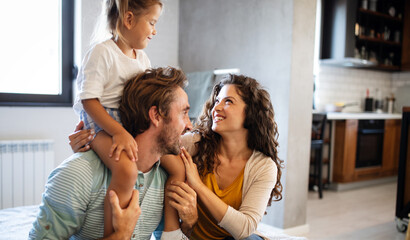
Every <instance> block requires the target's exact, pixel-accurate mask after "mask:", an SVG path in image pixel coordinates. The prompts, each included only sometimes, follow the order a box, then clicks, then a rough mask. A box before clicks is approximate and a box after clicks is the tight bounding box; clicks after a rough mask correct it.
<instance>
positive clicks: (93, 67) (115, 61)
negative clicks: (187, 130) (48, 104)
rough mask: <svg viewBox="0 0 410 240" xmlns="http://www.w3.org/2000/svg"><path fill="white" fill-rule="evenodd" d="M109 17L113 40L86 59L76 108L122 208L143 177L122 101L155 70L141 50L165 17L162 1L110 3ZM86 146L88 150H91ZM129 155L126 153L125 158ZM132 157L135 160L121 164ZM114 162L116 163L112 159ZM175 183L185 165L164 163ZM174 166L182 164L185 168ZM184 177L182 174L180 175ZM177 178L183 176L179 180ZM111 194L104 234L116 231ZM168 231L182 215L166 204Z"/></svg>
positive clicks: (126, 0) (106, 205) (105, 218)
mask: <svg viewBox="0 0 410 240" xmlns="http://www.w3.org/2000/svg"><path fill="white" fill-rule="evenodd" d="M106 8H107V9H106V17H107V22H108V28H109V30H110V32H111V36H112V38H111V39H108V40H106V41H104V42H102V43H99V44H96V45H95V46H94V47H93V48H92V49H91V50H90V51H89V52H88V53H87V55H86V56H85V58H84V61H83V63H82V67H81V69H80V72H79V74H78V77H77V85H78V89H79V94H78V96H77V100H76V104H75V106H74V109H75V110H76V112H78V113H79V115H80V119H81V120H82V121H83V122H84V124H85V128H86V129H94V131H95V138H94V140H93V141H92V142H91V148H92V149H93V150H94V151H95V152H96V153H97V154H98V156H99V157H100V158H101V160H102V161H103V162H104V164H105V165H106V166H107V167H108V168H109V169H110V170H111V172H112V178H111V183H110V186H109V188H108V191H107V192H109V190H111V189H112V190H114V191H115V192H116V193H117V195H118V197H119V199H120V205H121V207H123V208H124V207H126V206H127V205H128V203H129V200H130V199H131V195H132V191H133V188H134V184H135V182H136V179H137V177H138V169H137V165H136V163H135V161H136V160H137V144H136V142H135V140H134V138H133V137H132V136H131V135H130V134H129V133H128V132H127V131H126V130H125V129H124V128H123V127H122V126H121V124H120V123H121V121H120V117H119V112H118V105H119V100H120V98H121V95H122V91H123V87H124V84H125V82H126V81H127V80H128V79H130V78H132V77H134V76H136V75H137V74H138V73H140V72H143V71H145V69H147V68H149V67H150V61H149V59H148V57H147V55H146V54H145V53H144V52H143V51H142V49H144V48H145V47H146V46H147V45H148V42H149V41H150V40H151V38H152V37H153V35H156V30H155V24H156V22H157V21H158V18H159V16H160V14H161V10H162V3H161V2H160V0H119V1H118V0H117V1H116V0H107V5H106ZM87 149H88V148H85V149H84V150H87ZM122 151H125V153H126V154H125V155H123V154H122ZM120 155H121V158H126V157H128V158H129V159H130V160H131V161H118V160H119V159H120ZM113 158H114V160H116V161H112V160H113ZM164 165H165V167H164V168H165V169H166V170H167V171H168V173H169V175H170V177H169V179H170V180H169V181H168V182H170V181H172V180H180V181H184V180H185V169H184V167H183V164H182V163H180V164H179V165H175V164H173V163H168V164H166V163H164ZM174 166H179V167H181V166H182V169H181V168H179V170H178V171H177V169H178V168H175V167H174ZM178 173H179V174H178ZM177 176H178V177H177ZM108 201H109V199H108V196H107V197H106V199H105V202H104V236H108V235H109V234H110V233H112V232H113V226H112V222H111V221H112V217H111V209H110V204H109V202H108ZM165 204H166V207H165V211H166V212H167V215H166V219H170V220H166V223H165V229H164V230H165V231H171V230H175V229H177V228H179V221H178V216H177V213H176V211H175V209H173V208H172V207H170V206H169V205H168V203H167V202H166V203H165Z"/></svg>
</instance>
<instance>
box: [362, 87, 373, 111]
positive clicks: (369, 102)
mask: <svg viewBox="0 0 410 240" xmlns="http://www.w3.org/2000/svg"><path fill="white" fill-rule="evenodd" d="M364 111H365V112H373V98H371V97H369V89H367V90H366V98H365V99H364Z"/></svg>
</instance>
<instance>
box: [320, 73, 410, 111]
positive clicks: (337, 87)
mask: <svg viewBox="0 0 410 240" xmlns="http://www.w3.org/2000/svg"><path fill="white" fill-rule="evenodd" d="M402 87H408V88H409V89H410V72H404V73H389V72H381V71H375V70H364V69H354V68H341V67H330V66H320V67H319V71H318V73H317V74H316V76H315V95H314V96H315V100H314V101H315V106H316V109H318V110H324V108H325V106H326V104H334V103H345V104H346V103H357V104H359V107H360V108H361V109H363V108H364V98H365V97H366V90H367V89H369V96H370V97H373V98H374V99H375V98H377V97H378V95H379V96H381V98H382V99H383V100H385V98H386V97H388V96H391V94H396V92H397V91H398V90H399V93H400V88H402ZM378 91H379V92H380V93H379V94H378V93H377V92H378ZM409 95H410V92H409ZM356 108H357V107H356Z"/></svg>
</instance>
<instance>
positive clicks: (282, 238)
mask: <svg viewBox="0 0 410 240" xmlns="http://www.w3.org/2000/svg"><path fill="white" fill-rule="evenodd" d="M38 210H39V206H38V205H34V206H23V207H15V208H7V209H2V210H0V240H22V239H27V238H28V233H29V231H30V229H31V226H32V224H33V222H34V220H35V219H36V216H37V213H38ZM258 230H259V232H261V233H263V234H264V235H265V236H266V237H268V238H269V239H271V240H305V239H306V238H304V237H292V236H289V235H286V234H283V233H279V232H277V231H272V228H271V227H270V226H267V225H265V224H263V223H261V224H259V227H258ZM151 239H154V238H153V237H152V238H151Z"/></svg>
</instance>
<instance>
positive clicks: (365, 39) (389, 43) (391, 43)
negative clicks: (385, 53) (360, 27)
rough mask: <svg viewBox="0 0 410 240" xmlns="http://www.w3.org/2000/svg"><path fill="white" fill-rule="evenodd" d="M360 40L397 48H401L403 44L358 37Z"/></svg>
mask: <svg viewBox="0 0 410 240" xmlns="http://www.w3.org/2000/svg"><path fill="white" fill-rule="evenodd" d="M358 40H360V41H369V42H374V43H381V44H388V45H391V46H397V47H400V46H401V43H399V42H393V41H387V40H383V39H380V38H374V37H367V36H358Z"/></svg>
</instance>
